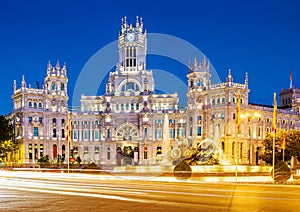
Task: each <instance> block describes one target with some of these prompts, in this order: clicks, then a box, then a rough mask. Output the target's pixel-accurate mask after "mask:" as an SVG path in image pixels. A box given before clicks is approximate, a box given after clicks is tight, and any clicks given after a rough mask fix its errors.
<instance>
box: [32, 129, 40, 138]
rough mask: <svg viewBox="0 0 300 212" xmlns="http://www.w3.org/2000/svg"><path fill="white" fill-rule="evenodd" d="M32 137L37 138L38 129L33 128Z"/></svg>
mask: <svg viewBox="0 0 300 212" xmlns="http://www.w3.org/2000/svg"><path fill="white" fill-rule="evenodd" d="M33 136H34V137H38V136H39V128H38V127H34V128H33Z"/></svg>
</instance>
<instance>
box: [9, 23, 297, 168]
mask: <svg viewBox="0 0 300 212" xmlns="http://www.w3.org/2000/svg"><path fill="white" fill-rule="evenodd" d="M118 48H119V62H118V64H117V65H116V70H115V71H113V72H111V73H110V74H109V79H108V81H107V82H106V91H105V93H104V95H102V96H84V95H82V97H81V106H80V110H79V111H74V110H71V111H68V110H67V107H68V103H67V102H68V94H67V82H68V79H67V75H66V67H65V66H63V68H60V65H59V64H57V65H56V66H55V67H52V66H51V64H49V65H48V67H47V76H46V78H45V83H44V86H43V88H41V89H33V88H30V87H27V86H26V83H25V80H24V78H23V79H22V85H21V88H20V89H17V88H16V83H14V94H13V96H12V97H13V100H14V111H13V114H14V117H15V120H16V129H17V130H16V131H17V137H16V138H17V140H18V142H19V143H20V144H21V153H20V161H21V163H35V162H36V160H37V159H38V158H40V157H41V156H43V155H48V156H49V158H50V160H51V161H53V160H55V159H56V158H57V157H58V156H59V155H60V156H62V157H63V158H65V157H66V154H67V153H68V149H67V142H66V139H65V138H66V136H65V132H66V124H67V120H68V124H69V126H70V138H71V149H72V152H73V156H74V157H77V156H79V157H80V158H81V160H82V162H83V163H91V162H95V163H96V164H99V165H133V164H135V165H138V164H139V165H141V164H143V165H148V164H158V163H159V162H160V161H159V160H158V158H159V157H158V156H160V155H161V154H162V153H165V152H166V150H167V149H168V148H169V147H170V144H171V143H172V142H173V141H175V140H177V139H178V138H185V139H187V140H188V142H189V144H190V146H195V145H197V144H198V143H199V142H201V141H202V140H203V139H205V138H213V139H214V140H217V141H219V145H220V148H222V149H223V152H224V154H225V157H226V161H228V163H234V161H235V159H238V162H239V163H240V164H251V165H257V164H261V163H260V161H259V157H258V155H259V151H261V147H262V140H263V139H264V137H265V135H266V133H267V132H270V131H271V126H272V114H273V107H272V106H264V105H257V104H251V103H249V102H248V95H249V91H250V90H249V88H248V74H247V73H246V75H245V81H244V83H236V82H234V80H233V77H232V74H231V71H230V70H229V71H228V76H227V79H226V81H225V82H222V83H219V84H211V75H210V72H209V61H208V60H207V59H206V58H203V59H202V61H200V62H199V61H197V60H196V59H195V60H194V62H193V63H191V64H189V69H188V74H187V78H188V91H187V96H188V102H187V107H186V108H185V109H184V110H181V109H179V105H178V102H179V99H178V95H177V94H176V93H174V94H158V93H156V92H155V83H154V76H153V74H152V71H151V70H147V69H146V53H147V37H146V32H145V30H144V26H143V22H142V19H138V18H137V20H136V23H135V25H134V26H133V25H131V24H128V23H127V21H126V18H124V19H122V25H121V31H120V34H119V37H118ZM238 92H239V93H240V95H241V98H240V101H241V116H240V120H241V127H240V130H239V133H237V130H236V116H237V113H236V108H237V101H238ZM299 94H300V92H299V89H294V88H290V89H287V90H283V91H282V92H281V94H280V98H281V99H280V104H281V106H282V107H280V108H279V109H278V120H277V122H278V123H277V126H278V128H282V129H285V130H288V129H290V128H293V129H298V130H299V127H300V123H299V117H300V116H299V107H300V96H299ZM68 114H69V115H68ZM68 117H69V119H68ZM165 142H167V145H166V143H165Z"/></svg>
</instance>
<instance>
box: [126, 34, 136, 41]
mask: <svg viewBox="0 0 300 212" xmlns="http://www.w3.org/2000/svg"><path fill="white" fill-rule="evenodd" d="M126 37H127V40H128V41H133V40H134V34H132V33H130V34H127V36H126Z"/></svg>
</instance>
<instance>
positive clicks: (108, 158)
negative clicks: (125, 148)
mask: <svg viewBox="0 0 300 212" xmlns="http://www.w3.org/2000/svg"><path fill="white" fill-rule="evenodd" d="M107 160H110V151H108V152H107Z"/></svg>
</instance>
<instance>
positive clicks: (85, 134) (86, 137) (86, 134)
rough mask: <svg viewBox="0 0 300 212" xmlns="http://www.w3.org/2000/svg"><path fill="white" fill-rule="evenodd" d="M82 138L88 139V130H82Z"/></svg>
mask: <svg viewBox="0 0 300 212" xmlns="http://www.w3.org/2000/svg"><path fill="white" fill-rule="evenodd" d="M84 139H88V130H84Z"/></svg>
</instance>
